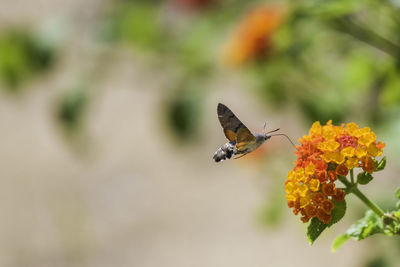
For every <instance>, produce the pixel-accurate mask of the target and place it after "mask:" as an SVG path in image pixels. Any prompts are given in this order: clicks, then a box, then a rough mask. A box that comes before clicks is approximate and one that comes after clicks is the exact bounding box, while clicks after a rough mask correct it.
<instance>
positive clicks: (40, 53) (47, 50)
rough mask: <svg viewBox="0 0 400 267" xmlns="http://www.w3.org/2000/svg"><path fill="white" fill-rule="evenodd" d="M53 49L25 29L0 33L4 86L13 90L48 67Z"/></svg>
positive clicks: (1, 75) (52, 55) (1, 73)
mask: <svg viewBox="0 0 400 267" xmlns="http://www.w3.org/2000/svg"><path fill="white" fill-rule="evenodd" d="M54 56H55V51H54V50H53V49H52V48H51V47H49V46H46V45H44V43H43V42H41V40H40V39H39V38H38V37H36V36H34V35H33V34H31V33H30V32H29V31H27V30H10V31H7V32H4V33H2V34H0V77H1V79H2V80H3V82H4V84H5V88H7V89H9V90H12V91H15V90H17V89H18V88H19V86H20V85H21V83H23V82H24V81H25V80H26V79H28V78H29V77H31V76H32V75H33V74H35V73H39V72H42V71H44V70H46V69H48V68H49V67H50V66H51V64H52V63H53V61H54Z"/></svg>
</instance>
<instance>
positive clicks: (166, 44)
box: [108, 0, 400, 134]
mask: <svg viewBox="0 0 400 267" xmlns="http://www.w3.org/2000/svg"><path fill="white" fill-rule="evenodd" d="M186 2H188V1H186ZM186 2H185V1H119V2H117V4H116V8H114V9H113V11H112V12H111V16H110V17H109V21H110V24H109V25H112V26H111V27H109V28H108V30H109V31H108V37H109V39H110V38H111V39H112V40H114V41H123V42H126V43H128V44H130V45H132V46H133V47H134V48H135V49H141V50H143V49H144V50H146V51H148V52H150V53H154V55H155V58H156V59H158V60H159V61H160V62H168V64H169V65H171V66H172V67H174V68H177V69H179V70H180V71H181V72H182V75H183V76H185V77H188V78H192V79H203V80H204V81H206V80H208V79H211V78H212V77H215V76H217V75H219V74H221V73H222V71H224V67H223V64H220V63H222V62H221V58H222V54H223V52H224V50H223V49H224V43H226V42H227V40H228V37H229V36H230V35H232V34H234V31H233V30H234V29H235V28H236V27H237V26H238V24H239V22H240V21H242V20H244V19H246V14H247V13H248V12H249V11H250V10H254V9H257V8H258V7H260V6H265V5H268V3H265V2H264V1H256V0H255V1H240V0H235V1H233V0H232V1H215V2H216V3H215V4H214V5H211V6H209V5H207V8H202V7H201V4H202V3H203V2H204V6H206V4H207V2H208V1H196V5H193V7H192V9H190V10H188V9H187V8H184V7H183V4H182V3H185V4H186V6H185V7H187V3H186ZM189 2H190V1H189ZM180 5H181V6H180ZM285 9H286V17H285V21H284V23H282V25H280V26H279V28H278V30H277V31H276V32H275V33H274V34H273V36H268V38H271V39H272V40H273V42H272V44H273V46H272V47H271V49H270V51H269V52H268V56H266V57H263V58H259V59H258V60H255V61H250V62H246V63H245V64H243V65H242V66H240V67H239V70H241V72H242V73H243V74H244V75H243V77H244V78H246V79H247V81H248V82H249V86H248V88H250V90H253V92H254V93H255V96H256V97H257V98H258V99H260V101H262V102H263V103H265V104H266V105H273V106H274V107H276V108H285V107H286V106H289V105H295V106H297V108H298V109H300V110H301V111H302V114H303V115H304V118H305V121H307V123H310V122H312V121H316V120H320V121H321V122H322V123H324V122H326V121H328V120H330V119H332V120H333V121H334V122H337V123H340V122H343V121H346V120H348V119H350V118H354V117H355V118H357V119H358V120H363V121H369V122H372V123H377V124H385V123H386V122H387V118H389V117H396V116H397V114H398V113H399V112H400V109H399V108H398V107H399V104H400V89H398V88H399V85H400V76H399V75H398V74H399V70H398V66H399V60H398V59H399V56H398V55H400V48H399V47H400V45H399V44H398V42H400V37H399V36H398V31H399V30H400V20H399V19H398V17H399V15H400V13H399V8H398V6H396V4H395V3H394V2H390V1H384V2H382V3H381V2H378V1H375V0H369V1H367V2H365V3H358V2H349V1H344V0H329V1H316V0H315V1H288V2H287V3H286V6H285ZM176 83H177V86H176V87H178V86H179V85H178V84H179V83H180V79H178V80H177V81H176ZM165 90H168V88H166V89H165ZM172 93H173V92H172ZM197 101H201V99H198V100H197ZM361 111H362V112H361ZM180 116H181V117H182V118H181V119H182V122H180V123H178V122H177V121H176V120H171V127H175V128H176V126H177V125H179V124H182V125H183V124H185V123H184V120H185V118H184V117H185V115H180ZM178 117H179V116H175V118H177V119H178ZM178 120H180V119H178ZM192 133H193V134H194V133H195V132H194V131H193V132H192Z"/></svg>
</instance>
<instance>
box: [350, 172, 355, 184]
mask: <svg viewBox="0 0 400 267" xmlns="http://www.w3.org/2000/svg"><path fill="white" fill-rule="evenodd" d="M350 180H351V183H352V184H354V173H353V169H351V170H350Z"/></svg>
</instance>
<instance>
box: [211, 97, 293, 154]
mask: <svg viewBox="0 0 400 267" xmlns="http://www.w3.org/2000/svg"><path fill="white" fill-rule="evenodd" d="M217 114H218V119H219V122H220V123H221V126H222V128H223V129H224V134H225V136H226V138H227V139H228V140H229V141H228V142H227V143H226V144H224V145H223V146H221V147H220V148H219V149H218V150H217V151H216V152H215V154H214V157H213V159H214V161H215V162H220V161H223V160H226V159H230V158H231V157H232V156H233V157H234V158H236V159H238V158H241V157H243V156H245V155H246V154H248V153H250V152H252V151H254V150H256V149H257V148H258V147H260V146H261V145H262V144H263V143H264V142H265V141H267V140H268V139H270V138H271V137H272V136H274V135H270V133H273V132H276V131H278V130H279V128H278V129H276V130H273V131H270V132H267V133H265V126H266V124H264V133H255V134H253V133H251V132H250V130H249V129H248V128H247V127H246V126H245V125H244V124H243V123H242V122H241V121H240V120H239V119H238V118H237V117H236V116H235V114H233V112H232V111H231V110H230V109H229V108H228V107H227V106H225V105H224V104H221V103H219V104H218V107H217ZM275 135H284V136H286V135H285V134H275ZM286 137H287V136H286ZM287 138H288V139H289V137H287ZM289 141H290V139H289ZM290 142H291V143H292V144H293V142H292V141H290ZM293 145H294V144H293ZM237 155H240V157H237Z"/></svg>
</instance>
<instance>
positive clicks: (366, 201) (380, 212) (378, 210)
mask: <svg viewBox="0 0 400 267" xmlns="http://www.w3.org/2000/svg"><path fill="white" fill-rule="evenodd" d="M351 192H352V193H353V194H354V195H356V196H357V197H358V198H359V199H360V200H361V201H362V202H364V204H365V205H367V206H368V207H369V208H370V209H371V210H373V211H374V212H375V213H376V214H377V215H379V216H380V217H383V215H384V214H385V213H384V211H383V210H382V209H381V208H379V207H378V206H377V205H376V204H375V203H374V202H372V201H371V200H369V199H368V198H367V197H366V196H365V195H364V194H363V193H362V192H361V191H360V190H359V189H358V188H357V187H353V189H352V190H351Z"/></svg>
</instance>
